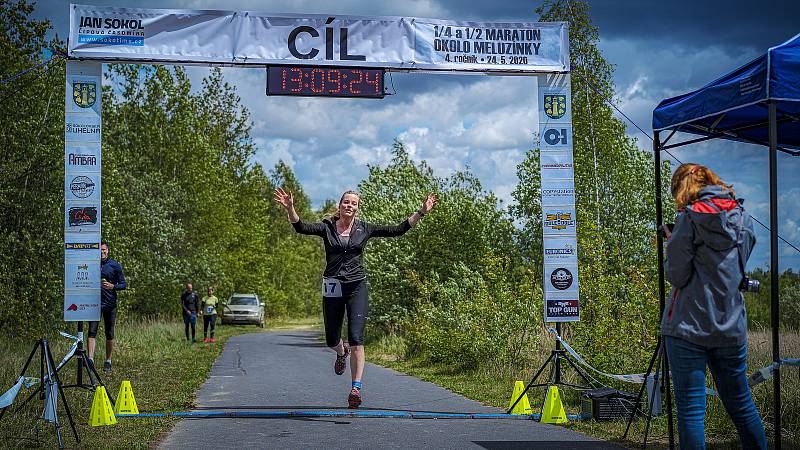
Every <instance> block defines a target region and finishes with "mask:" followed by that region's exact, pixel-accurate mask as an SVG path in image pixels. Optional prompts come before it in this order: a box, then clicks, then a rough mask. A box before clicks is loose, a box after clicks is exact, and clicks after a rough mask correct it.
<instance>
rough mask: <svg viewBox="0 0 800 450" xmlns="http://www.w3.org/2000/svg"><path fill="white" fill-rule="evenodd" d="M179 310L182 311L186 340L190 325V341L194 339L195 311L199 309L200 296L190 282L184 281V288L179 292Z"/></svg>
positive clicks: (194, 340)
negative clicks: (181, 292)
mask: <svg viewBox="0 0 800 450" xmlns="http://www.w3.org/2000/svg"><path fill="white" fill-rule="evenodd" d="M181 310H182V311H183V325H184V331H185V333H186V340H187V341H188V340H189V326H191V327H192V338H191V340H192V343H194V342H196V339H195V337H194V336H195V326H196V325H197V312H198V311H200V297H198V295H197V293H196V292H194V290H193V289H192V283H186V290H185V291H183V294H181Z"/></svg>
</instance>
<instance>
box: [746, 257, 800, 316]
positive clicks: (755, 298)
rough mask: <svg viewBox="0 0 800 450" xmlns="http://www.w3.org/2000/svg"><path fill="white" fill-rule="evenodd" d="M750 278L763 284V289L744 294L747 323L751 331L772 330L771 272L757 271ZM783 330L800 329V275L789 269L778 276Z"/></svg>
mask: <svg viewBox="0 0 800 450" xmlns="http://www.w3.org/2000/svg"><path fill="white" fill-rule="evenodd" d="M749 276H750V278H752V279H755V280H758V281H760V282H761V289H760V290H759V291H758V292H755V293H746V294H744V299H745V306H746V308H747V323H748V326H749V327H750V328H751V329H766V328H770V326H771V325H770V324H771V323H772V306H771V305H772V299H771V295H772V294H771V293H772V286H771V280H770V276H771V274H770V271H769V270H764V269H756V270H754V271H752V272H751V273H750V274H749ZM778 286H779V291H778V292H779V294H778V301H779V303H780V304H779V307H780V313H779V317H780V324H781V328H785V329H792V330H797V329H800V274H798V273H797V272H793V271H792V269H788V270H786V271H784V272H783V273H781V274H780V275H779V276H778Z"/></svg>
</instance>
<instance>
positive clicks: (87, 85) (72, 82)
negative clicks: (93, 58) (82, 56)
mask: <svg viewBox="0 0 800 450" xmlns="http://www.w3.org/2000/svg"><path fill="white" fill-rule="evenodd" d="M88 64H91V65H94V66H96V65H98V64H97V63H88ZM102 95H103V89H102V85H101V77H99V76H89V75H83V74H81V73H68V74H67V95H66V99H65V100H66V104H65V112H68V113H84V114H85V113H92V114H94V115H95V116H97V117H98V118H99V117H100V104H101V102H100V97H101V96H102Z"/></svg>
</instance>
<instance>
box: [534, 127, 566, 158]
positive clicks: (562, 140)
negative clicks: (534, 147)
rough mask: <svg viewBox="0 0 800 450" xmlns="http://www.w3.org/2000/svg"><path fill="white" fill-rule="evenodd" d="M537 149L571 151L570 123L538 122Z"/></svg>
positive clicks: (543, 151) (543, 150) (542, 150)
mask: <svg viewBox="0 0 800 450" xmlns="http://www.w3.org/2000/svg"><path fill="white" fill-rule="evenodd" d="M539 149H540V150H541V152H542V153H545V152H565V151H569V152H572V125H571V124H564V123H540V125H539Z"/></svg>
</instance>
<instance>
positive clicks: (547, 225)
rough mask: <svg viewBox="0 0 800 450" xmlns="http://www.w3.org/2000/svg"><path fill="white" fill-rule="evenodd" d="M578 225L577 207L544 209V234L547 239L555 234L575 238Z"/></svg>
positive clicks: (549, 207) (545, 207)
mask: <svg viewBox="0 0 800 450" xmlns="http://www.w3.org/2000/svg"><path fill="white" fill-rule="evenodd" d="M577 223H578V220H577V218H576V216H575V205H561V206H544V207H542V232H543V233H544V236H545V238H547V236H550V235H554V234H557V235H570V236H575V235H576V232H577Z"/></svg>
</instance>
